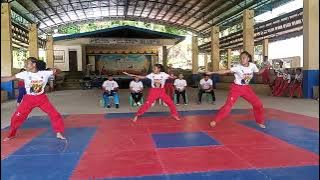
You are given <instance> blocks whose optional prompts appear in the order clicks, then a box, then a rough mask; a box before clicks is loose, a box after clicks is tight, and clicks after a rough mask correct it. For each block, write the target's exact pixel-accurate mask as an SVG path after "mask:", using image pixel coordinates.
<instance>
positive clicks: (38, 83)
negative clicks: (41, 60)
mask: <svg viewBox="0 0 320 180" xmlns="http://www.w3.org/2000/svg"><path fill="white" fill-rule="evenodd" d="M42 85H43V81H42V80H32V81H31V82H30V93H35V94H37V93H40V92H41V91H42Z"/></svg>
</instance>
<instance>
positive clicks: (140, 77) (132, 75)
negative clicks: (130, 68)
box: [122, 72, 147, 79]
mask: <svg viewBox="0 0 320 180" xmlns="http://www.w3.org/2000/svg"><path fill="white" fill-rule="evenodd" d="M122 73H123V74H125V75H127V76H131V77H138V78H139V79H146V78H147V77H146V76H139V75H135V74H129V73H127V72H122Z"/></svg>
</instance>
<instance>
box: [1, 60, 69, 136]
mask: <svg viewBox="0 0 320 180" xmlns="http://www.w3.org/2000/svg"><path fill="white" fill-rule="evenodd" d="M25 63H26V64H25V68H26V71H23V72H20V73H18V74H16V75H14V76H11V77H1V82H8V81H13V80H15V79H21V80H23V81H24V84H25V88H26V93H27V94H26V95H24V97H23V101H22V102H21V103H20V105H19V106H18V108H17V110H16V112H15V113H14V114H13V116H12V118H11V125H10V131H9V135H8V137H7V138H5V139H4V141H7V140H10V139H12V138H14V137H15V135H16V133H17V130H18V128H19V127H20V126H21V125H22V123H23V122H24V121H25V120H26V119H27V117H28V115H29V114H30V112H31V111H32V109H34V108H36V107H39V108H40V109H41V110H42V111H44V112H45V113H47V114H48V115H49V117H50V120H51V123H52V127H53V129H54V130H55V132H56V137H57V138H58V139H65V137H64V136H63V135H62V133H63V131H64V125H63V120H62V116H61V115H60V113H59V112H58V111H57V110H56V109H55V108H54V107H53V105H52V104H51V103H50V101H49V99H48V97H47V96H46V95H45V94H44V88H45V86H46V84H47V82H48V79H49V78H50V76H52V75H54V74H56V72H57V69H53V70H51V71H45V62H44V61H40V60H37V59H36V58H34V57H29V58H28V59H27V61H26V62H25Z"/></svg>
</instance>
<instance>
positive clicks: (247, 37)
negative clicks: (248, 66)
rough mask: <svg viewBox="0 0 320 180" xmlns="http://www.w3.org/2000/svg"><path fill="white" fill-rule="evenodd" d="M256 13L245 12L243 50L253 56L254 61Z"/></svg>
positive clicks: (251, 11) (247, 10)
mask: <svg viewBox="0 0 320 180" xmlns="http://www.w3.org/2000/svg"><path fill="white" fill-rule="evenodd" d="M253 18H254V11H253V10H249V9H246V10H244V11H243V49H244V50H245V51H247V52H248V53H250V54H251V56H252V61H254V27H253V26H254V19H253Z"/></svg>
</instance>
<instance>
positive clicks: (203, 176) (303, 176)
mask: <svg viewBox="0 0 320 180" xmlns="http://www.w3.org/2000/svg"><path fill="white" fill-rule="evenodd" d="M102 179H103V178H102ZM102 179H101V180H102ZM111 179H112V180H318V179H319V166H302V167H286V168H270V169H246V170H231V171H229V170H228V171H214V172H198V173H186V174H164V175H157V176H143V177H124V178H106V179H104V180H111ZM97 180H98V179H97ZM99 180H100V179H99Z"/></svg>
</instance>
